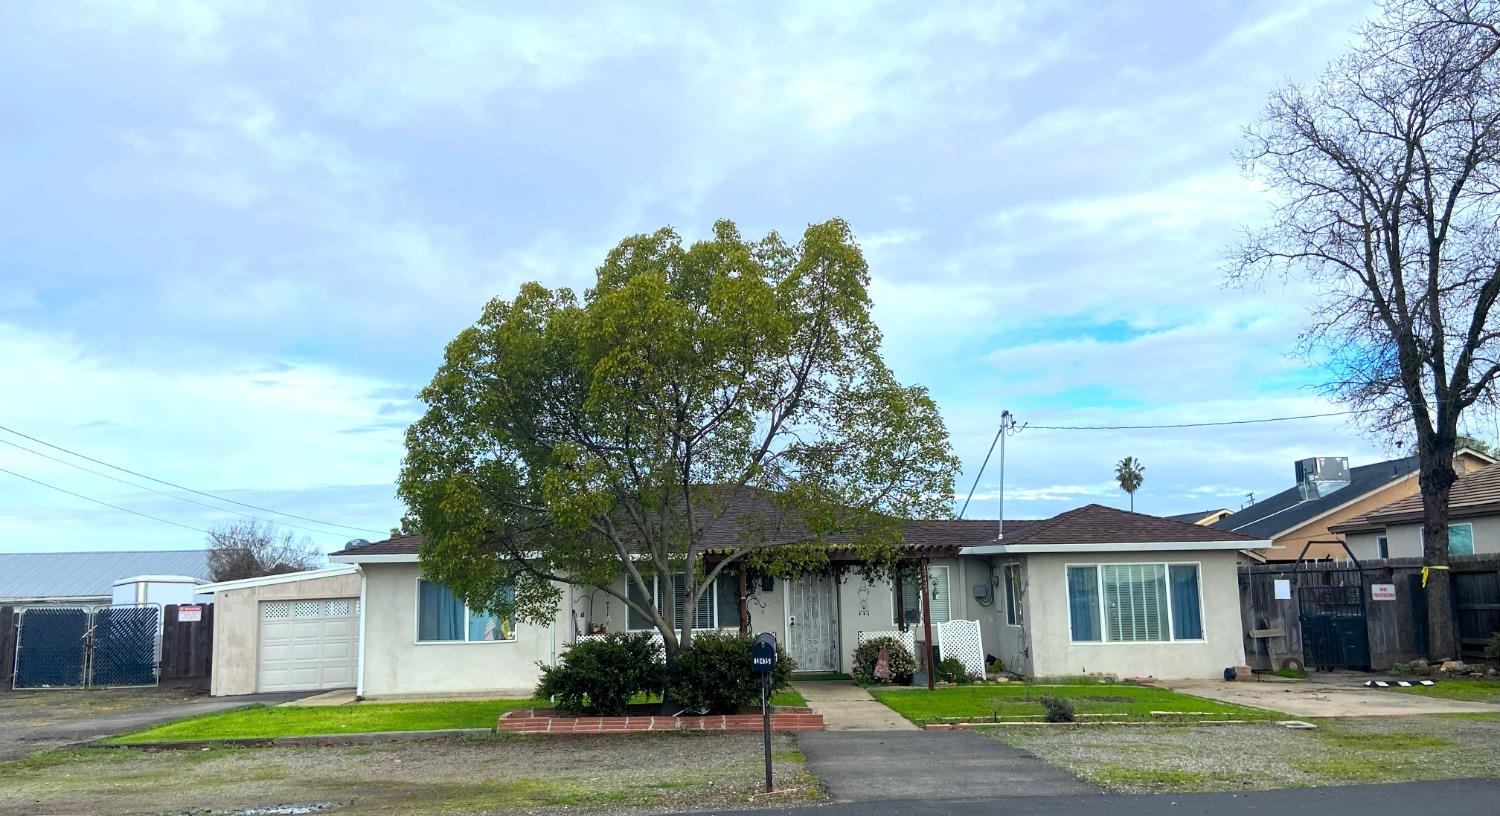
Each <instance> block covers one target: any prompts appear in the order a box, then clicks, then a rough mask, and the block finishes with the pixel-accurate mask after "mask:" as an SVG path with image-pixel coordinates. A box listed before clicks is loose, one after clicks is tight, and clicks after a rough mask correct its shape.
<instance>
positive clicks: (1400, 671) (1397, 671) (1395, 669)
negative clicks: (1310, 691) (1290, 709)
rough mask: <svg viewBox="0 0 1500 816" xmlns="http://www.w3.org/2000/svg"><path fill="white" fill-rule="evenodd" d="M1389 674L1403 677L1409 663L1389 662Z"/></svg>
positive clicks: (1408, 667) (1408, 669) (1409, 668)
mask: <svg viewBox="0 0 1500 816" xmlns="http://www.w3.org/2000/svg"><path fill="white" fill-rule="evenodd" d="M1280 673H1281V672H1277V674H1280ZM1391 674H1393V675H1395V676H1397V677H1405V676H1407V675H1409V674H1411V664H1410V663H1392V664H1391Z"/></svg>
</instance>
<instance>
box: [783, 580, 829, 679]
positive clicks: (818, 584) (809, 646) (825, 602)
mask: <svg viewBox="0 0 1500 816" xmlns="http://www.w3.org/2000/svg"><path fill="white" fill-rule="evenodd" d="M786 592H787V603H786V613H787V617H786V653H787V656H788V657H790V658H791V659H792V660H794V661H796V663H797V671H803V672H817V671H837V670H838V667H839V655H838V648H839V647H838V611H837V608H836V606H835V603H834V592H833V579H832V578H831V577H829V576H827V575H809V576H805V577H803V578H798V579H796V580H793V581H788V582H787V584H786Z"/></svg>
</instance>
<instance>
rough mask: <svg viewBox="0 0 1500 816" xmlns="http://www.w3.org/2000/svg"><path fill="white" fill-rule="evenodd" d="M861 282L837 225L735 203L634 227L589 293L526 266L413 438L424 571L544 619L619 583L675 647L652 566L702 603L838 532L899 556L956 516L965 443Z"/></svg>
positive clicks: (678, 635) (794, 562) (862, 272)
mask: <svg viewBox="0 0 1500 816" xmlns="http://www.w3.org/2000/svg"><path fill="white" fill-rule="evenodd" d="M868 285H869V272H868V269H867V267H866V264H865V260H864V257H863V256H862V255H861V253H860V250H859V247H858V246H857V244H856V243H855V241H854V239H853V236H852V234H851V232H850V230H849V227H848V225H847V224H845V223H844V222H843V221H839V220H833V221H828V222H826V223H822V224H814V225H812V226H810V227H808V228H807V230H806V232H805V233H804V234H803V236H802V239H801V241H800V242H798V243H796V244H788V243H787V242H785V241H783V240H782V239H781V238H780V237H779V236H777V235H776V234H774V233H772V234H770V235H768V236H766V237H765V238H763V239H761V240H758V241H747V240H745V239H744V238H742V237H741V236H740V234H739V232H738V231H737V229H736V228H735V226H734V224H732V223H729V222H727V221H722V222H719V223H718V224H716V225H715V227H714V233H713V238H712V239H710V240H706V241H702V242H699V243H695V244H692V245H691V246H688V247H684V246H683V244H682V241H681V239H680V238H679V237H678V235H677V234H676V233H675V232H673V231H671V230H669V229H663V230H660V231H658V232H656V233H654V234H651V235H637V236H634V237H631V238H627V239H625V240H624V241H622V242H621V243H620V244H619V245H618V246H617V247H615V249H614V250H612V251H611V252H610V253H609V255H608V256H607V257H606V258H605V260H604V263H603V265H602V266H600V267H599V269H598V272H597V280H596V282H595V285H594V286H593V287H592V288H590V289H589V290H588V291H587V292H586V293H585V294H584V296H583V297H582V298H579V297H577V296H576V295H575V294H574V293H573V292H571V291H569V290H567V289H558V290H550V289H547V288H545V287H543V286H541V285H539V284H536V283H529V284H526V285H525V286H523V287H521V290H520V292H519V293H518V294H517V295H516V297H515V298H513V299H510V300H502V299H496V300H493V301H491V302H490V303H489V305H488V306H487V307H486V308H485V310H484V314H483V316H482V317H481V318H480V319H479V322H478V323H476V324H475V325H474V326H472V327H470V328H468V329H465V330H464V331H463V332H462V333H460V334H459V335H458V337H456V338H455V339H454V340H453V341H452V342H451V343H450V344H449V346H448V349H447V353H446V357H445V359H444V362H443V364H442V367H441V368H440V369H439V370H438V372H437V375H436V376H435V377H434V378H433V380H432V383H431V384H430V385H429V386H428V387H427V388H426V389H424V390H423V392H422V398H423V399H424V400H425V401H426V403H427V405H428V410H427V412H426V414H425V415H424V416H423V417H422V418H421V419H420V420H419V421H417V422H416V423H415V424H414V425H413V426H412V427H411V428H410V430H409V431H408V433H407V455H406V460H405V463H404V466H403V468H402V473H401V479H400V485H399V492H400V495H401V497H402V498H403V499H404V500H405V501H406V502H407V504H408V507H409V508H410V512H411V519H410V521H411V523H412V524H413V525H414V526H415V527H416V529H418V530H419V531H420V532H421V533H422V535H423V536H424V543H423V547H422V563H423V569H424V571H425V572H426V573H427V574H428V575H429V576H431V577H433V578H435V579H438V580H442V581H444V582H446V583H447V584H449V585H450V586H451V587H453V589H454V591H455V592H457V593H458V594H459V595H460V596H462V597H463V598H464V600H465V601H466V602H468V603H469V604H470V605H471V606H474V607H476V608H490V609H493V610H496V611H499V612H502V613H510V612H514V613H515V614H517V615H518V616H519V617H521V618H523V619H530V620H536V621H545V620H549V619H550V618H551V616H552V615H553V614H555V611H556V609H557V605H558V603H559V601H560V595H561V591H560V589H559V584H577V585H583V586H587V587H590V588H592V589H598V590H602V591H604V592H606V593H609V594H611V595H613V596H614V597H616V598H618V599H619V600H620V601H622V602H623V603H625V604H626V605H628V606H629V607H631V608H633V609H635V611H636V612H637V613H639V614H640V615H642V616H643V617H644V618H645V619H647V620H650V621H652V622H653V623H654V624H655V626H656V628H657V630H659V631H660V632H661V634H662V636H663V639H664V641H665V645H666V648H667V654H668V657H669V659H670V658H671V657H672V656H673V655H675V654H676V653H677V652H678V651H679V650H680V649H682V648H683V647H685V646H686V645H687V644H688V643H689V642H690V639H691V636H692V622H691V618H692V616H691V615H690V614H689V615H681V617H682V618H683V619H682V620H677V619H675V618H676V617H677V615H676V605H675V604H673V603H656V604H653V603H649V602H645V601H643V600H642V599H644V598H651V597H653V595H654V590H655V587H656V583H655V579H656V578H657V577H659V576H673V575H680V576H683V583H682V586H681V589H680V592H681V593H682V595H683V598H682V601H683V602H682V604H681V607H680V608H682V609H685V610H689V611H690V610H692V609H694V608H695V604H696V603H697V601H698V599H699V598H700V597H701V596H702V594H703V592H704V591H705V590H706V589H707V588H708V587H709V586H712V584H713V581H714V580H715V579H716V578H717V576H718V575H719V574H720V573H721V572H722V571H723V570H725V569H732V568H735V567H736V566H737V565H738V566H743V565H744V564H746V563H747V562H753V564H754V566H755V568H756V569H758V570H761V571H765V572H770V573H774V574H781V575H792V574H797V573H801V572H805V571H809V570H815V569H819V568H823V567H826V565H827V563H828V548H829V546H830V545H835V544H836V545H837V546H838V547H840V548H847V549H854V550H856V551H857V554H859V555H861V556H863V557H864V558H865V559H866V561H867V563H868V564H869V565H872V566H871V569H874V570H884V571H886V572H889V571H890V570H891V569H893V568H895V567H896V564H897V563H898V561H899V558H898V557H899V555H900V552H901V546H900V545H901V541H900V527H899V524H898V521H899V520H900V519H902V518H922V517H937V516H939V515H943V514H946V513H947V512H949V508H950V502H951V496H952V493H953V490H952V488H953V478H954V474H955V472H956V470H957V461H956V459H955V458H954V456H953V454H952V452H951V450H950V448H949V444H948V437H947V433H946V431H945V429H944V427H943V423H942V420H941V418H940V416H939V414H938V410H937V407H936V405H935V404H934V403H933V401H932V399H931V398H930V397H929V396H928V394H927V392H926V391H925V390H924V389H922V388H921V387H917V386H903V385H902V384H900V383H899V382H897V381H896V379H895V378H894V377H893V376H892V373H891V371H890V370H889V369H888V368H887V367H886V365H885V363H884V362H883V361H882V359H881V355H880V333H879V331H878V330H877V329H876V327H875V324H874V323H873V322H872V320H871V317H870V298H869V294H868V291H867V289H868ZM749 498H754V499H755V500H756V501H753V502H751V501H747V499H749ZM752 505H753V506H755V507H758V508H761V510H760V511H757V512H756V513H754V514H748V515H747V514H745V513H744V512H743V509H744V508H745V507H747V506H752ZM725 525H730V526H731V527H732V529H733V533H732V535H731V536H729V538H728V543H727V544H726V543H725V542H726V538H725V536H724V535H723V532H724V529H725ZM710 531H716V536H715V537H712V538H710V537H709V536H708V533H709V532H710ZM710 544H713V545H714V551H713V553H712V556H713V557H712V558H706V557H705V556H706V555H709V554H710V553H708V552H707V549H708V548H709V545H710ZM622 574H623V575H625V576H626V582H627V587H626V589H625V590H621V589H620V587H619V586H617V584H616V579H617V578H618V577H619V576H620V575H622ZM663 586H670V584H669V583H667V582H663ZM631 589H634V590H635V591H634V592H631V591H630V590H631ZM508 590H513V591H508Z"/></svg>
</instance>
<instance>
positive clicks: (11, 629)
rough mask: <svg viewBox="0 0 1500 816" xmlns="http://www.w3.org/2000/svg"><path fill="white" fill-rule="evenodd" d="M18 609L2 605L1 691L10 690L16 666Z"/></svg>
mask: <svg viewBox="0 0 1500 816" xmlns="http://www.w3.org/2000/svg"><path fill="white" fill-rule="evenodd" d="M16 631H17V630H16V611H15V610H14V609H13V608H11V607H9V606H0V691H10V684H11V678H12V676H13V675H12V672H13V670H14V669H15V667H16Z"/></svg>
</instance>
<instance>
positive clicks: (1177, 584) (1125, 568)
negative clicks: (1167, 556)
mask: <svg viewBox="0 0 1500 816" xmlns="http://www.w3.org/2000/svg"><path fill="white" fill-rule="evenodd" d="M1067 586H1068V615H1069V621H1070V627H1071V633H1072V639H1073V641H1074V642H1075V643H1099V642H1106V643H1165V642H1168V641H1173V640H1202V639H1203V607H1202V598H1201V594H1200V591H1199V578H1198V565H1197V564H1089V565H1079V566H1070V567H1068V572H1067Z"/></svg>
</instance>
